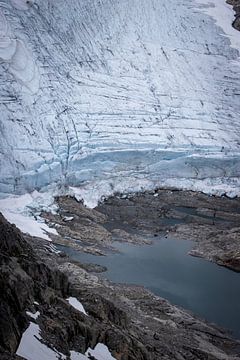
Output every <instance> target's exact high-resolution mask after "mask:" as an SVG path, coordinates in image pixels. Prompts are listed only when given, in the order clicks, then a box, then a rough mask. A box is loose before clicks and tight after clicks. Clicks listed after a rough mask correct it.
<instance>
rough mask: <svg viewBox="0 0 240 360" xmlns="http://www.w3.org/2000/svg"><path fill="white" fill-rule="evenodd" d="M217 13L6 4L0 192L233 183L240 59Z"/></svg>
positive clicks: (129, 5) (195, 8)
mask: <svg viewBox="0 0 240 360" xmlns="http://www.w3.org/2000/svg"><path fill="white" fill-rule="evenodd" d="M221 1H223V0H221ZM205 3H206V1H205ZM212 6H213V5H211V3H209V4H205V5H201V4H199V0H198V3H197V2H195V1H191V0H161V1H160V0H121V1H120V0H68V1H65V0H55V1H53V0H35V1H25V0H11V1H9V0H1V1H0V114H1V116H0V192H1V193H2V194H4V193H5V194H7V193H19V194H20V193H24V192H26V191H29V192H30V191H32V190H34V189H40V188H42V187H43V186H46V185H48V184H50V183H53V182H60V183H64V184H70V185H73V186H77V185H81V184H84V183H85V182H91V181H98V180H99V181H101V180H106V179H108V181H109V182H110V183H111V184H113V183H114V181H115V179H117V178H118V181H119V179H121V178H122V179H124V178H129V179H138V180H141V179H142V180H144V179H145V180H146V178H152V179H153V180H154V181H155V183H156V184H157V183H158V184H159V183H161V181H163V183H166V181H167V179H178V178H179V179H190V180H191V179H198V180H201V181H203V180H204V179H207V178H208V179H209V178H213V179H218V180H219V179H220V180H219V181H220V182H221V183H224V182H225V181H226V182H231V181H232V182H233V183H234V182H235V183H236V181H237V179H238V178H239V175H240V157H239V152H240V137H239V135H240V132H239V130H240V122H239V115H240V100H239V99H240V67H239V58H238V57H239V53H238V51H237V50H236V49H234V48H233V47H231V46H230V40H229V39H228V37H227V36H225V35H224V33H223V30H222V29H221V28H220V27H219V26H217V24H216V23H215V21H214V19H213V18H212V17H210V16H208V15H207V14H206V11H205V10H206V9H207V8H211V7H212ZM206 154H207V157H206ZM129 181H130V180H129ZM181 181H182V180H181ZM179 183H180V180H179ZM189 184H190V183H189ZM208 184H210V185H209V186H211V182H209V183H208ZM111 186H114V185H111ZM189 186H190V185H189ZM190 187H191V186H190Z"/></svg>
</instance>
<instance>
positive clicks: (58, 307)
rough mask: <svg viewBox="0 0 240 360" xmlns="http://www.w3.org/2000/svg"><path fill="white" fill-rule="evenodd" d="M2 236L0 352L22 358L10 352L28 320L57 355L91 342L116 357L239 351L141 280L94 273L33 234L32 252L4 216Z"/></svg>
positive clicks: (217, 355) (225, 355) (234, 354)
mask: <svg viewBox="0 0 240 360" xmlns="http://www.w3.org/2000/svg"><path fill="white" fill-rule="evenodd" d="M0 236H1V242H0V260H1V263H0V265H1V266H0V284H1V290H2V291H1V294H0V297H1V302H0V303H1V307H0V354H1V359H20V357H18V356H17V355H15V352H16V351H17V349H18V351H19V352H20V350H19V342H20V340H21V336H22V334H23V332H24V331H25V333H26V329H28V330H29V328H31V327H32V328H33V329H35V328H38V329H39V332H38V333H37V337H34V339H33V340H32V341H35V342H37V343H40V344H41V345H40V346H45V351H48V352H49V351H50V352H51V355H52V356H53V354H55V358H56V359H57V358H61V359H65V358H67V359H70V358H71V357H72V356H73V351H75V352H78V353H79V354H80V353H85V351H86V349H87V348H89V347H91V348H94V346H95V345H96V344H97V343H105V344H106V345H107V346H108V348H109V349H110V351H111V352H112V355H113V356H114V357H115V358H116V359H119V360H128V359H129V360H131V359H136V360H140V359H146V360H148V359H149V360H151V359H156V360H157V359H158V360H160V359H169V360H170V359H171V360H172V359H176V360H179V359H200V358H201V359H213V360H214V359H216V360H217V359H226V360H227V359H239V358H240V357H239V355H238V354H239V353H240V343H239V342H237V341H234V340H232V339H231V338H230V337H228V336H227V335H226V334H225V333H224V332H222V331H220V330H219V329H217V328H215V327H213V326H210V325H208V324H206V323H205V322H203V321H201V320H199V319H197V318H195V317H193V316H192V315H190V314H189V313H187V312H185V311H183V310H180V309H178V308H176V307H174V306H172V305H170V304H169V303H168V302H167V301H165V300H163V299H160V298H157V297H156V296H153V295H152V294H150V293H148V292H147V291H145V290H144V289H142V288H141V287H129V286H118V285H114V284H111V283H108V282H106V281H103V280H100V279H99V278H98V277H97V276H95V275H92V274H90V273H88V272H87V271H86V270H84V269H83V268H81V266H80V265H79V264H76V263H71V261H70V260H69V259H68V258H65V257H62V256H59V255H56V254H53V253H52V251H50V250H51V247H49V245H48V244H47V243H46V244H45V243H43V242H42V240H41V241H39V239H37V238H35V239H34V238H31V244H32V245H33V246H34V247H35V249H36V250H37V253H38V255H37V254H36V252H35V251H34V250H33V249H32V246H30V245H29V243H28V242H27V240H26V239H25V238H24V237H23V235H22V234H21V233H20V232H19V230H18V229H16V227H15V226H14V225H10V224H9V223H8V222H7V221H6V220H5V219H4V218H3V217H2V216H1V217H0ZM69 296H72V297H75V298H77V299H78V300H80V301H81V302H82V303H83V305H84V307H85V309H86V311H87V315H86V314H84V313H82V312H80V311H78V310H76V309H75V308H74V307H73V306H71V305H70V304H69V302H68V301H66V298H67V297H69ZM36 311H38V314H37V316H36ZM25 333H24V334H25ZM21 344H22V342H21ZM29 344H30V343H29ZM21 346H22V345H21ZM20 348H21V347H20ZM31 356H33V355H32V354H31V355H30V356H29V355H28V356H27V357H26V358H27V359H28V360H32V357H31ZM92 358H93V359H94V357H92ZM41 359H42V360H45V359H44V357H42V358H41ZM46 360H48V359H47V358H46Z"/></svg>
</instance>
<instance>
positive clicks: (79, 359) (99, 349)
mask: <svg viewBox="0 0 240 360" xmlns="http://www.w3.org/2000/svg"><path fill="white" fill-rule="evenodd" d="M70 353H71V360H85V359H86V360H87V359H89V356H88V355H91V356H94V358H95V359H96V360H116V359H115V358H114V357H113V356H112V355H111V353H110V351H109V349H108V347H107V346H106V345H104V344H102V343H98V344H97V345H96V346H95V348H94V349H91V348H88V350H87V351H86V352H85V355H83V354H80V353H78V352H76V351H71V352H70Z"/></svg>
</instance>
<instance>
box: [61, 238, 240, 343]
mask: <svg viewBox="0 0 240 360" xmlns="http://www.w3.org/2000/svg"><path fill="white" fill-rule="evenodd" d="M114 246H115V247H116V248H117V249H118V250H120V251H121V253H110V254H109V255H108V256H94V255H89V254H84V253H80V252H78V251H76V250H74V249H72V248H68V247H63V246H58V247H59V248H60V249H61V250H63V251H65V252H66V253H67V254H68V255H69V256H70V257H71V258H73V259H75V260H79V261H81V262H85V263H95V264H99V265H103V266H106V267H107V268H108V270H107V271H106V272H105V273H103V276H104V277H106V278H107V279H109V280H111V281H113V282H117V283H127V284H137V285H143V286H145V287H146V288H147V289H149V290H151V291H152V292H153V293H154V294H156V295H158V296H161V297H163V298H165V299H167V300H169V301H170V302H171V303H173V304H176V305H178V306H181V307H183V308H185V309H188V310H190V311H192V312H193V313H194V314H195V315H198V316H200V317H202V318H204V319H206V320H207V321H208V322H213V323H215V324H217V325H219V326H221V327H224V328H225V329H228V330H231V331H232V332H233V335H234V337H237V338H240V300H239V299H240V274H238V273H235V272H233V271H231V270H228V269H226V268H224V267H220V266H218V265H216V264H213V263H210V262H208V261H206V260H203V259H200V258H195V257H192V256H189V255H187V253H188V251H189V250H190V249H191V248H192V242H191V241H187V240H183V241H182V240H174V239H169V238H167V239H166V238H155V239H154V242H153V244H152V245H144V246H143V245H141V246H136V245H129V244H126V243H117V242H116V243H114Z"/></svg>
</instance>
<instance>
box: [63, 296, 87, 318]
mask: <svg viewBox="0 0 240 360" xmlns="http://www.w3.org/2000/svg"><path fill="white" fill-rule="evenodd" d="M66 300H67V301H68V302H69V304H70V305H71V306H72V307H74V308H75V309H76V310H78V311H80V312H82V313H83V314H85V315H87V313H86V311H85V309H84V307H83V305H82V304H81V303H80V301H78V299H76V298H75V297H69V298H67V299H66Z"/></svg>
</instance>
